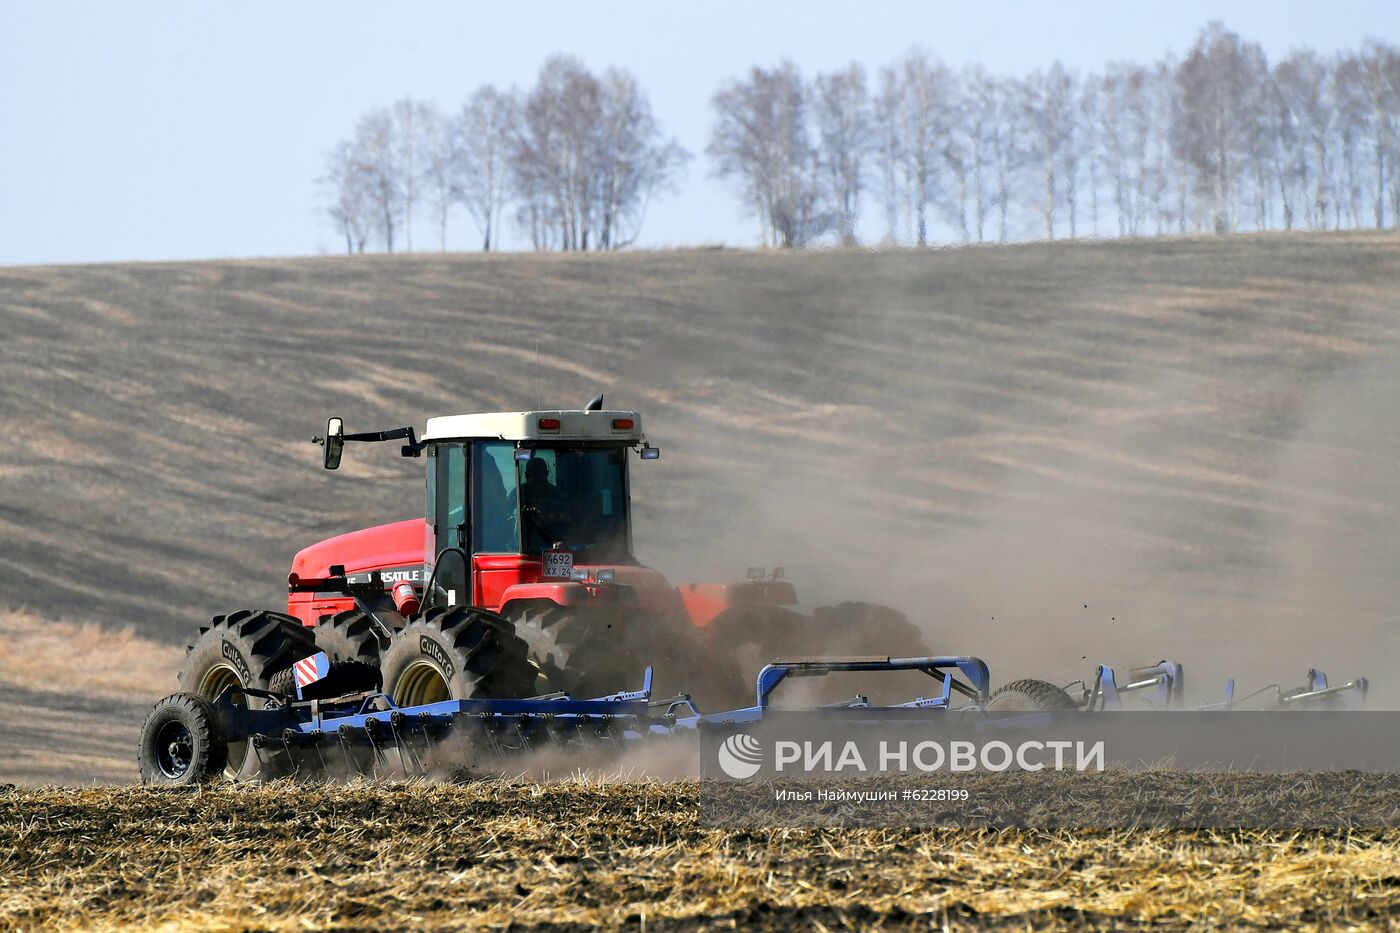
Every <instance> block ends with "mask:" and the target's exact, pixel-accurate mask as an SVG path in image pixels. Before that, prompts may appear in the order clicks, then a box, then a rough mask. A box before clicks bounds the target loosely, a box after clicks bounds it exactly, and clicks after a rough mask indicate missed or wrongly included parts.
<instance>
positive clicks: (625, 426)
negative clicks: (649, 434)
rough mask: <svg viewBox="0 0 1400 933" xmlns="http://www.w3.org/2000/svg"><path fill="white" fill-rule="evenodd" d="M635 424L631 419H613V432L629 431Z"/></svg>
mask: <svg viewBox="0 0 1400 933" xmlns="http://www.w3.org/2000/svg"><path fill="white" fill-rule="evenodd" d="M635 424H636V422H634V421H633V420H632V419H631V418H614V419H613V430H614V431H630V430H632V427H633V425H635Z"/></svg>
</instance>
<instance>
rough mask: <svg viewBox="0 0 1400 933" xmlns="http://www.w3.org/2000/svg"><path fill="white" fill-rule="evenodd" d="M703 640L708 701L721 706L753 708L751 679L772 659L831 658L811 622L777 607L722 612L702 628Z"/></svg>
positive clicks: (805, 617) (735, 608)
mask: <svg viewBox="0 0 1400 933" xmlns="http://www.w3.org/2000/svg"><path fill="white" fill-rule="evenodd" d="M704 637H705V645H706V648H707V649H708V654H709V657H710V663H709V664H708V665H707V668H708V669H709V670H710V671H713V672H714V673H715V676H714V677H712V678H711V679H712V681H713V683H712V684H711V685H710V686H711V688H712V689H713V691H714V693H715V696H714V699H713V702H716V703H718V704H719V705H720V706H722V707H731V706H739V705H744V704H752V703H753V701H754V687H753V684H754V678H756V677H757V676H758V672H759V670H761V669H762V668H763V666H764V665H765V664H768V663H769V662H771V661H773V660H775V659H777V658H790V657H799V656H804V655H814V654H831V653H832V652H830V651H828V650H826V646H825V644H824V643H823V639H822V638H821V632H820V630H819V629H818V628H817V627H816V626H814V625H813V624H812V620H811V619H809V618H808V617H807V616H804V615H802V614H801V613H800V612H794V611H792V610H791V609H785V608H783V607H782V606H736V607H733V608H731V609H726V610H725V611H724V612H721V613H720V614H719V615H717V616H715V618H714V619H713V620H712V621H711V622H710V624H709V625H707V626H705V628H704ZM706 699H709V698H708V697H707V698H706Z"/></svg>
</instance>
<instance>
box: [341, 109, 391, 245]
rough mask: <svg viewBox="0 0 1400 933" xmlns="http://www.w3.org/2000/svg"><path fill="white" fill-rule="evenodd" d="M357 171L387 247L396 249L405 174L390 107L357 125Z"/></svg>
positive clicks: (371, 113) (367, 116) (377, 226)
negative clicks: (397, 146)
mask: <svg viewBox="0 0 1400 933" xmlns="http://www.w3.org/2000/svg"><path fill="white" fill-rule="evenodd" d="M353 147H354V153H355V161H356V171H357V172H358V173H359V174H360V176H361V183H362V184H363V185H364V191H365V197H366V198H367V199H368V201H369V204H370V205H371V208H372V210H373V212H374V226H375V229H376V231H377V232H378V233H379V235H380V237H381V238H382V239H383V241H384V248H385V250H386V251H388V252H390V253H392V252H393V251H394V233H395V231H396V230H397V229H398V218H399V217H400V216H401V213H400V212H401V211H402V210H403V189H402V187H401V184H402V174H401V172H400V168H399V163H398V153H397V149H396V147H395V145H394V118H393V116H392V115H391V114H390V112H389V110H388V109H387V108H383V107H381V108H378V109H375V110H371V111H370V112H369V113H367V114H365V115H364V116H363V117H361V118H360V122H359V123H358V124H357V125H356V127H355V141H354V144H353Z"/></svg>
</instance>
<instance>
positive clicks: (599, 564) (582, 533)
mask: <svg viewBox="0 0 1400 933" xmlns="http://www.w3.org/2000/svg"><path fill="white" fill-rule="evenodd" d="M421 443H422V445H423V448H424V452H425V453H426V455H427V464H428V469H427V509H426V511H425V512H424V515H425V516H426V527H425V532H424V533H425V535H426V536H427V540H425V541H424V549H423V550H424V554H425V557H427V564H426V566H425V572H426V573H427V575H429V576H434V577H435V579H434V582H435V584H436V585H437V586H438V587H440V588H441V589H442V590H443V591H445V592H446V593H447V594H448V597H447V598H448V600H449V602H457V601H465V602H466V603H469V604H472V605H478V606H489V607H493V608H495V607H500V606H501V605H502V604H503V602H504V601H505V599H504V597H506V596H507V593H506V590H508V589H511V588H512V587H518V586H519V585H520V584H545V585H551V584H557V583H559V582H564V581H573V582H578V581H579V580H580V579H582V580H586V581H591V582H595V583H596V582H600V581H599V580H598V576H599V573H600V572H601V573H602V575H603V577H605V578H606V579H605V580H603V581H601V582H610V581H611V579H612V578H613V577H614V576H615V575H616V574H617V572H618V568H619V567H628V566H633V567H635V566H637V560H636V558H635V557H634V556H633V554H632V525H631V515H630V511H629V504H628V499H629V496H628V461H629V459H630V458H631V457H632V456H638V455H640V456H645V457H647V458H648V459H654V458H655V456H656V455H657V454H658V453H659V452H658V451H657V450H656V448H653V447H648V446H647V445H646V440H645V438H644V437H643V435H642V431H641V417H640V415H638V413H637V412H634V411H603V410H601V409H599V410H587V411H532V412H509V413H496V414H480V415H456V416H451V417H446V418H432V419H430V420H429V421H428V425H427V430H426V431H425V432H424V435H423V439H422V441H421ZM634 451H636V453H635V454H634V453H633V452H634ZM604 571H611V574H609V573H607V572H604ZM514 595H515V596H516V597H517V598H519V596H520V594H519V593H518V592H517V593H515V594H514Z"/></svg>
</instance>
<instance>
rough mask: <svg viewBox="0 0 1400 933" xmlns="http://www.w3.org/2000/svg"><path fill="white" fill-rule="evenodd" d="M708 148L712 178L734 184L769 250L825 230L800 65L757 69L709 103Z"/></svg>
mask: <svg viewBox="0 0 1400 933" xmlns="http://www.w3.org/2000/svg"><path fill="white" fill-rule="evenodd" d="M710 103H711V106H712V107H713V108H714V111H715V117H716V119H715V125H714V127H713V129H712V130H711V133H710V144H709V146H708V148H707V150H706V151H707V152H708V153H709V155H710V157H711V159H712V160H713V161H714V166H715V168H714V171H715V174H716V175H717V176H718V177H720V178H723V179H726V180H728V181H730V182H731V183H733V184H734V185H735V186H736V188H737V189H738V190H739V192H740V193H741V195H742V196H743V198H744V200H745V202H746V203H747V204H749V205H750V206H751V207H752V210H753V212H754V214H755V215H756V216H757V217H758V220H759V224H760V228H761V236H762V240H763V242H764V244H765V245H768V246H783V247H793V246H803V245H805V244H807V243H810V242H811V241H812V240H814V239H815V238H816V237H818V236H820V235H821V234H822V233H823V232H824V231H825V230H826V229H827V228H828V226H830V220H831V212H830V211H829V210H827V209H825V206H824V205H823V204H822V198H821V185H820V159H819V153H818V151H817V148H816V147H815V146H814V145H813V144H812V141H811V134H810V132H809V128H808V115H807V100H806V93H805V88H804V86H803V83H802V77H801V75H800V74H799V73H798V71H797V66H796V65H794V64H792V63H791V62H786V61H785V62H782V63H781V64H779V65H778V66H777V67H776V68H773V69H771V70H765V69H762V68H754V69H752V70H751V71H750V72H749V75H748V78H747V79H746V80H742V81H738V80H731V81H728V82H726V83H725V84H724V85H723V86H721V88H720V89H719V91H718V92H716V93H715V95H714V97H713V98H711V101H710Z"/></svg>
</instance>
